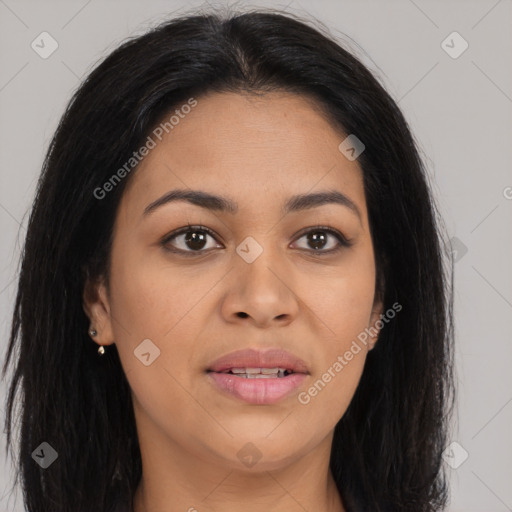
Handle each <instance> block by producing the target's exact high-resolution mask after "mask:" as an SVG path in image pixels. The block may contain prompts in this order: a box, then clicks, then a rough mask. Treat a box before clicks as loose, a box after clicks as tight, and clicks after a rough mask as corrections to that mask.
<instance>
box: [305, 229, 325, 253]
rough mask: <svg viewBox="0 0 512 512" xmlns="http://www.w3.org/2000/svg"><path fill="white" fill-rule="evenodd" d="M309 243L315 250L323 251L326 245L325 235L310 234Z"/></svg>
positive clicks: (318, 232) (317, 232)
mask: <svg viewBox="0 0 512 512" xmlns="http://www.w3.org/2000/svg"><path fill="white" fill-rule="evenodd" d="M307 236H308V241H309V242H310V244H311V245H312V246H313V249H321V248H322V247H323V246H324V245H325V241H326V240H325V233H322V232H321V231H315V232H312V233H308V235H307Z"/></svg>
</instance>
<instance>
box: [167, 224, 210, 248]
mask: <svg viewBox="0 0 512 512" xmlns="http://www.w3.org/2000/svg"><path fill="white" fill-rule="evenodd" d="M208 238H213V239H214V240H215V236H214V235H213V232H212V231H211V230H210V229H208V228H205V227H203V226H188V227H186V228H182V229H180V230H178V231H175V232H173V233H171V234H170V235H169V236H167V237H166V238H165V239H164V240H162V245H163V246H164V247H165V248H166V249H167V250H169V251H171V252H179V253H188V254H193V253H201V252H203V251H206V250H208V249H210V248H214V247H216V246H215V245H214V246H213V247H207V244H208ZM171 242H172V243H171ZM169 245H170V246H171V247H169Z"/></svg>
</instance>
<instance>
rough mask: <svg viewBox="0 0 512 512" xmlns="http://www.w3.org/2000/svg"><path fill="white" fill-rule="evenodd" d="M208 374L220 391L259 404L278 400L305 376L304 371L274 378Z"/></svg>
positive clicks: (298, 384)
mask: <svg viewBox="0 0 512 512" xmlns="http://www.w3.org/2000/svg"><path fill="white" fill-rule="evenodd" d="M208 375H209V376H210V378H211V379H212V381H213V382H214V383H215V385H216V386H217V387H218V388H220V389H221V390H222V391H224V392H226V393H229V394H230V395H232V396H235V397H236V398H239V399H241V400H243V401H244V402H248V403H250V404H259V405H267V404H274V403H276V402H279V400H281V399H283V398H284V397H285V396H287V395H288V394H290V393H291V392H292V391H293V390H294V389H296V388H298V387H299V386H300V385H301V384H302V383H303V382H304V379H305V378H306V376H307V375H306V374H305V373H292V374H291V375H287V376H286V377H276V378H275V379H247V378H245V377H237V376H236V375H233V374H232V373H215V372H209V373H208Z"/></svg>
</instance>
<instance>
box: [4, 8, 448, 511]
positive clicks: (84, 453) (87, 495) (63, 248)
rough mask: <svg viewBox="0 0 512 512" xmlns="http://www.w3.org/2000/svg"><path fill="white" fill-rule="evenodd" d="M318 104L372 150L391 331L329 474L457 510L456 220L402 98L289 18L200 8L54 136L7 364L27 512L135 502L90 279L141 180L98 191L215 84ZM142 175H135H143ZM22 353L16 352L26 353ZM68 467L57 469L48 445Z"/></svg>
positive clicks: (105, 71)
mask: <svg viewBox="0 0 512 512" xmlns="http://www.w3.org/2000/svg"><path fill="white" fill-rule="evenodd" d="M274 90H280V91H289V92H293V93H298V94H302V95H307V96H308V97H310V98H313V99H314V100H316V102H317V104H318V105H319V106H320V107H321V108H322V110H323V111H324V112H325V115H326V116H328V118H329V120H330V121H331V122H332V124H333V125H336V126H337V127H339V128H342V130H343V132H344V133H346V134H356V136H357V137H358V138H359V139H360V140H361V141H363V143H364V144H365V151H364V152H363V153H362V154H361V156H360V157H359V159H358V161H359V164H360V165H361V167H362V169H363V173H364V186H365V194H366V200H367V205H368V213H369V220H370V228H371V234H372V240H373V244H374V249H375V254H376V266H377V276H378V283H379V287H378V291H379V292H382V294H383V295H382V296H383V300H384V311H386V310H388V308H390V307H391V305H392V304H394V303H396V302H397V303H399V304H400V305H401V306H402V310H401V311H400V313H399V314H398V315H396V317H395V318H394V319H393V321H391V322H389V324H388V325H386V326H385V327H384V329H382V331H381V334H380V338H379V341H378V343H377V345H376V348H375V349H374V350H372V351H370V352H369V354H368V357H367V360H366V364H365V368H364V371H363V375H362V377H361V380H360V383H359V386H358V388H357V390H356V393H355V395H354V397H353V399H352V401H351V403H350V406H349V408H348V410H347V411H346V413H345V415H344V416H343V417H342V418H341V419H340V421H339V423H338V424H337V426H336V428H335V433H334V441H333V446H332V452H331V460H330V467H331V470H332V473H333V475H334V479H335V481H336V484H337V486H338V489H339V491H340V494H341V496H342V497H343V499H344V500H345V504H346V506H347V507H348V508H349V510H357V511H359V510H371V511H372V512H380V511H393V512H398V511H414V512H423V511H425V512H426V511H434V510H441V509H444V508H445V506H446V502H447V498H448V484H447V481H446V475H445V473H444V471H445V468H444V465H443V462H442V452H443V450H444V448H445V445H446V442H447V436H448V434H449V429H450V416H451V414H452V412H453V408H454V403H455V399H454V396H455V390H454V384H453V360H452V358H453V355H452V350H453V348H452V340H453V327H452V300H453V299H452V277H451V275H452V273H451V270H452V268H453V263H451V260H449V258H448V251H445V246H446V245H445V242H444V240H443V236H444V235H443V230H442V222H441V219H440V216H439V214H438V212H437V210H436V206H435V203H434V200H433V198H432V195H431V192H430V189H429V184H428V177H427V176H428V175H427V173H426V171H425V169H424V167H423V164H422V161H421V158H420V156H419V153H418V149H417V146H416V143H415V142H414V140H413V137H412V135H411V133H410V129H409V127H408V124H407V122H406V120H405V119H404V117H403V115H402V113H401V112H400V110H399V108H398V106H397V104H396V103H395V102H394V101H393V99H392V98H391V97H390V95H389V94H388V93H387V92H386V91H385V90H384V88H383V87H382V86H381V85H380V84H379V82H378V81H377V80H376V79H375V78H374V76H373V75H372V74H371V73H370V71H368V69H367V68H366V67H365V66H364V65H363V64H362V63H361V62H360V61H359V60H358V59H356V58H355V57H354V56H353V55H352V54H351V53H350V52H349V51H347V50H345V49H343V48H342V47H341V46H340V45H339V44H338V43H337V42H335V41H334V39H333V38H331V37H329V35H328V34H327V33H324V32H323V29H322V28H315V27H313V26H312V25H311V24H310V23H308V21H304V20H302V19H300V18H298V17H297V16H294V15H291V14H284V13H280V12H276V11H274V10H258V11H248V12H244V13H232V12H229V13H227V14H226V13H219V12H215V11H211V12H208V13H203V12H201V13H197V12H195V13H189V14H187V15H182V16H181V17H180V18H177V19H173V20H171V21H167V22H165V23H163V24H161V25H160V26H158V27H156V28H155V29H153V30H151V31H149V32H147V33H146V34H144V35H142V36H138V37H134V38H132V39H130V40H128V41H126V42H124V43H123V44H122V45H121V46H120V47H119V48H118V49H116V50H115V51H114V52H112V53H111V54H110V55H109V56H108V57H106V58H105V59H104V60H103V61H102V62H101V63H100V64H99V65H98V66H97V67H96V68H95V69H94V70H93V71H92V72H91V73H90V75H89V76H88V78H87V79H86V80H85V81H84V82H83V84H82V85H81V86H80V88H79V89H78V90H77V92H76V93H75V94H74V96H73V98H72V100H71V102H70V104H69V106H68V107H67V110H66V112H65V114H64V115H63V117H62V119H61V121H60V124H59V126H58V129H57V131H56V133H55V135H54V137H53V140H52V141H51V145H50V148H49V150H48V153H47V156H46V158H45V161H44V165H43V170H42V174H41V176H40V179H39V182H38V187H37V194H36V198H35V202H34V204H33V208H32V211H31V215H30V220H29V223H28V230H27V236H26V241H25V246H24V250H23V254H22V264H21V270H20V276H19V285H18V291H17V297H16V303H15V308H14V314H13V321H12V330H11V334H10V341H9V346H8V351H7V357H6V360H5V363H4V367H3V377H4V378H5V375H6V371H7V368H8V367H9V363H10V361H11V360H13V361H14V360H15V367H14V373H13V376H12V380H11V383H10V387H9V393H8V397H7V407H6V421H5V425H6V432H7V445H8V446H9V447H10V448H11V452H12V453H13V455H16V452H15V450H14V449H13V448H12V444H13V439H12V431H13V427H14V426H15V419H16V418H18V416H17V415H16V414H15V405H16V404H17V401H16V398H17V393H18V391H19V392H21V397H20V398H21V400H20V401H19V405H20V407H21V413H20V414H19V419H20V420H21V425H20V428H21V437H20V441H19V443H20V447H19V449H18V452H17V454H18V455H19V460H17V461H16V468H17V473H16V475H17V478H16V482H17V480H18V477H19V475H21V477H22V486H23V494H24V500H25V504H26V507H27V510H28V511H29V512H47V511H48V512H50V511H51V512H91V511H93V510H94V511H108V510H111V509H112V508H113V507H115V505H116V503H119V502H125V503H128V504H129V503H131V500H132V497H133V493H134V492H135V489H136V488H137V485H138V483H139V481H140V478H141V472H142V464H141V455H140V449H139V444H138V438H137V432H136V426H135V419H134V414H133V408H132V402H131V395H130V387H129V384H128V381H127V380H126V377H125V374H124V372H123V369H122V366H121V364H120V360H119V355H118V353H117V349H116V347H115V345H112V346H110V347H108V350H107V354H106V355H105V356H103V357H102V358H99V357H98V354H97V350H96V349H97V345H96V344H95V343H93V342H92V341H91V339H90V337H89V336H88V327H89V320H88V318H87V317H86V315H85V313H84V310H83V305H82V298H83V290H84V284H85V282H86V279H87V278H94V277H99V276H105V277H107V279H108V276H109V255H110V247H111V242H112V227H113V223H114V219H115V215H116V210H117V206H118V204H119V200H120V198H121V196H122V193H123V190H124V187H125V186H126V184H127V182H128V181H129V179H130V176H129V175H128V176H126V177H125V178H124V179H123V180H121V181H120V182H119V183H118V184H116V186H115V189H114V190H113V191H112V192H110V193H109V194H107V195H106V197H105V198H102V199H98V198H97V194H96V195H95V194H94V191H95V190H97V188H98V187H102V186H103V185H104V183H105V182H107V181H108V180H109V179H110V178H111V177H112V175H113V174H114V173H115V172H116V170H117V169H119V168H120V167H122V166H123V164H125V162H127V161H128V160H129V158H130V157H131V156H132V154H133V152H134V151H135V150H137V149H138V148H139V147H140V146H141V144H142V142H143V141H144V140H145V139H146V138H147V136H148V134H149V133H151V130H152V129H153V128H154V127H155V126H156V123H157V122H158V121H159V120H160V119H162V116H164V115H165V114H166V113H168V112H169V111H170V110H171V109H172V108H174V107H175V106H177V105H179V104H181V103H184V102H186V101H187V99H189V98H191V97H194V98H200V96H201V95H204V94H205V93H207V92H211V91H218V92H223V91H230V92H239V91H246V92H249V93H251V92H262V91H263V92H265V91H274ZM133 172H135V171H132V174H133ZM15 349H17V354H16V358H14V354H15ZM43 442H47V443H48V444H49V445H51V446H52V447H53V448H54V449H55V451H56V452H57V454H58V458H57V460H56V462H55V463H53V464H52V465H51V466H50V467H48V468H47V469H42V468H41V467H40V466H39V465H38V464H36V463H35V462H34V460H33V457H32V452H33V451H34V450H35V449H36V448H37V447H38V446H39V445H40V444H41V443H43Z"/></svg>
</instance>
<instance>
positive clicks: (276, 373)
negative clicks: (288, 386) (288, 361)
mask: <svg viewBox="0 0 512 512" xmlns="http://www.w3.org/2000/svg"><path fill="white" fill-rule="evenodd" d="M215 373H227V374H230V375H235V376H236V377H242V378H244V379H282V378H283V377H286V376H288V375H291V374H292V373H294V371H293V370H288V369H287V368H231V369H230V370H224V371H223V372H215Z"/></svg>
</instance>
